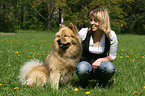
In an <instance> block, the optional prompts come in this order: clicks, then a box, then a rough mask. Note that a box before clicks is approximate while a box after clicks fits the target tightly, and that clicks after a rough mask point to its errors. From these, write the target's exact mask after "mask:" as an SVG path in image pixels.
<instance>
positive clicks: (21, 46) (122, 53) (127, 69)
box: [0, 32, 145, 96]
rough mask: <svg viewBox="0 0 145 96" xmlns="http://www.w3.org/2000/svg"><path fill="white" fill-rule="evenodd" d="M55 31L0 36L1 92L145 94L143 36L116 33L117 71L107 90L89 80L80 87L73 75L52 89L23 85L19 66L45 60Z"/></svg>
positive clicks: (56, 95) (93, 95)
mask: <svg viewBox="0 0 145 96" xmlns="http://www.w3.org/2000/svg"><path fill="white" fill-rule="evenodd" d="M54 35H55V33H54V32H37V33H36V32H33V33H24V32H21V33H17V34H16V35H14V36H0V96H5V95H6V96H7V95H16V96H19V95H23V96H34V95H37V96H46V95H47V96H82V95H91V96H127V95H128V96H134V95H138V96H141V95H142V96H143V95H145V64H144V62H145V58H144V57H145V44H144V42H145V36H144V35H120V34H119V35H117V36H118V41H119V45H118V54H117V58H116V60H115V61H113V63H114V64H115V68H116V73H115V75H114V76H113V78H112V79H111V80H110V82H112V83H109V85H110V86H109V85H108V86H107V88H106V90H102V89H100V88H96V89H94V84H93V83H91V82H90V84H89V86H88V87H87V88H86V89H81V88H80V87H79V83H78V78H77V76H76V75H75V76H74V79H73V82H72V85H66V86H62V87H60V89H59V90H58V91H53V90H52V89H51V87H50V85H49V84H48V85H46V86H45V87H33V88H32V87H27V86H24V85H23V86H22V85H21V84H20V83H19V80H18V79H17V76H18V74H19V69H20V68H21V67H22V66H23V64H24V62H27V61H29V60H30V59H39V60H40V61H42V62H44V60H45V58H46V56H47V55H48V54H49V52H50V50H51V48H52V45H53V39H54Z"/></svg>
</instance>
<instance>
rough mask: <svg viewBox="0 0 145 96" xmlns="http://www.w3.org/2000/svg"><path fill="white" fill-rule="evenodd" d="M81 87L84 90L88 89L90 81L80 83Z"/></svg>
mask: <svg viewBox="0 0 145 96" xmlns="http://www.w3.org/2000/svg"><path fill="white" fill-rule="evenodd" d="M80 86H81V88H83V89H84V88H86V87H87V86H88V81H86V82H80Z"/></svg>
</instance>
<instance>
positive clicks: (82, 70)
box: [76, 61, 92, 74]
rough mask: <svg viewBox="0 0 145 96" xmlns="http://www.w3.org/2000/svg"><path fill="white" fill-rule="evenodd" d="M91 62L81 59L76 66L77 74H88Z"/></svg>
mask: <svg viewBox="0 0 145 96" xmlns="http://www.w3.org/2000/svg"><path fill="white" fill-rule="evenodd" d="M91 68H92V67H91V64H90V63H88V62H86V61H81V62H79V63H78V65H77V67H76V69H77V70H76V73H77V74H88V73H89V71H90V69H91Z"/></svg>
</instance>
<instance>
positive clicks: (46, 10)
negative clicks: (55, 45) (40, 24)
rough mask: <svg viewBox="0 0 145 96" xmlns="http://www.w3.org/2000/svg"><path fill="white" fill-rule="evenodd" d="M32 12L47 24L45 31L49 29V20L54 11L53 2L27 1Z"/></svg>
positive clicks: (44, 0)
mask: <svg viewBox="0 0 145 96" xmlns="http://www.w3.org/2000/svg"><path fill="white" fill-rule="evenodd" d="M27 2H28V3H29V4H30V6H31V7H32V8H33V9H34V11H35V12H36V13H37V14H38V15H39V16H40V17H41V18H42V19H43V20H45V21H46V23H47V29H48V30H49V29H50V25H51V18H52V15H53V12H54V9H55V6H54V4H55V0H31V1H29V0H27Z"/></svg>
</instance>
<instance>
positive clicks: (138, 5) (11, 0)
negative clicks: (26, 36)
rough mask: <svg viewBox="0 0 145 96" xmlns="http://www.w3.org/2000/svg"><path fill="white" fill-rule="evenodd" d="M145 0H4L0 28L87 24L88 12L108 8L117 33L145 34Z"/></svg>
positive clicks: (31, 28) (20, 28) (38, 27)
mask: <svg viewBox="0 0 145 96" xmlns="http://www.w3.org/2000/svg"><path fill="white" fill-rule="evenodd" d="M144 5H145V1H144V0H31V1H29V0H1V1H0V9H1V10H0V31H9V32H10V31H15V30H16V29H17V30H18V29H19V30H34V29H35V30H47V29H53V28H56V27H58V25H59V24H60V23H61V19H62V17H63V19H64V22H63V23H64V24H65V25H68V24H69V23H70V22H72V23H74V24H75V25H76V26H77V27H78V29H81V28H82V27H88V25H89V18H88V15H89V13H90V12H91V11H92V10H94V9H96V8H99V7H104V8H107V9H108V12H109V15H110V21H111V28H112V30H114V31H115V32H116V33H136V34H145V25H144V24H145V8H144Z"/></svg>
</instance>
